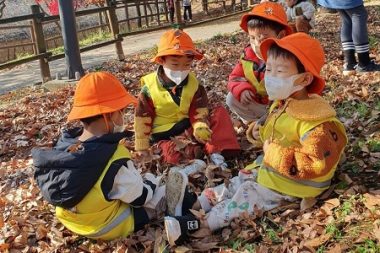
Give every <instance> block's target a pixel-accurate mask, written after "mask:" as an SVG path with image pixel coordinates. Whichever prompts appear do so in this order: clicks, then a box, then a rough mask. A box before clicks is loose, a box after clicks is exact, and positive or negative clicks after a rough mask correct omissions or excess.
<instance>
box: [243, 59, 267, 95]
mask: <svg viewBox="0 0 380 253" xmlns="http://www.w3.org/2000/svg"><path fill="white" fill-rule="evenodd" d="M240 62H241V65H242V66H243V72H244V76H245V79H247V80H248V82H249V83H250V84H251V85H252V86H253V88H255V90H256V92H257V94H259V95H260V96H262V97H264V96H267V92H266V90H265V85H264V80H261V81H260V82H259V81H258V80H257V78H256V76H255V74H254V72H253V62H252V61H247V60H245V59H244V56H242V57H241V58H240Z"/></svg>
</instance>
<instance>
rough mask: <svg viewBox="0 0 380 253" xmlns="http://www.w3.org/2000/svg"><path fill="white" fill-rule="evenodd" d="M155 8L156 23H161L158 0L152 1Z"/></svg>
mask: <svg viewBox="0 0 380 253" xmlns="http://www.w3.org/2000/svg"><path fill="white" fill-rule="evenodd" d="M154 3H155V6H156V10H157V24H158V25H161V20H160V6H159V5H158V0H155V1H154Z"/></svg>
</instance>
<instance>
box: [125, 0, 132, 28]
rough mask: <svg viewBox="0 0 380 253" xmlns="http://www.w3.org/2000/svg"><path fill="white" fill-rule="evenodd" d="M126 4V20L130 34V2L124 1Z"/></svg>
mask: <svg viewBox="0 0 380 253" xmlns="http://www.w3.org/2000/svg"><path fill="white" fill-rule="evenodd" d="M124 4H125V19H126V20H127V28H128V32H130V31H131V23H130V22H129V10H128V1H127V0H124Z"/></svg>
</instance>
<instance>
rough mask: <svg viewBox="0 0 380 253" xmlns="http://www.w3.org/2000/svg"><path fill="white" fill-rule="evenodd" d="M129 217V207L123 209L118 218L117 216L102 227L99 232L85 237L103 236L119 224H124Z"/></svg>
mask: <svg viewBox="0 0 380 253" xmlns="http://www.w3.org/2000/svg"><path fill="white" fill-rule="evenodd" d="M129 215H131V208H130V207H128V208H127V209H125V210H124V211H123V212H122V213H121V214H120V215H119V216H117V217H116V218H115V219H114V220H113V221H112V222H111V223H109V224H108V225H107V226H105V227H103V228H102V229H101V230H100V231H98V232H96V233H93V234H88V235H86V236H88V237H100V236H102V235H105V234H107V233H108V232H110V231H111V230H112V229H114V228H115V227H117V226H118V225H119V224H120V223H122V222H125V220H126V219H127V218H128V217H129Z"/></svg>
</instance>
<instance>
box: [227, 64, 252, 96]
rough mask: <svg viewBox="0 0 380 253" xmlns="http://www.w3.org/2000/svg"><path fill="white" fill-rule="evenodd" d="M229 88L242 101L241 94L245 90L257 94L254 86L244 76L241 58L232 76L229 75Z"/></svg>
mask: <svg viewBox="0 0 380 253" xmlns="http://www.w3.org/2000/svg"><path fill="white" fill-rule="evenodd" d="M252 71H253V70H252ZM227 89H228V91H229V92H231V93H232V95H233V96H234V98H235V99H237V100H238V101H240V96H241V93H243V91H246V90H249V91H251V92H252V93H253V94H256V90H255V88H253V86H252V85H251V84H250V83H249V82H248V80H247V79H246V78H245V76H244V71H243V65H242V64H241V62H240V60H239V62H238V63H237V64H236V65H235V67H234V69H233V70H232V72H231V74H230V76H229V77H228V84H227Z"/></svg>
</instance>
